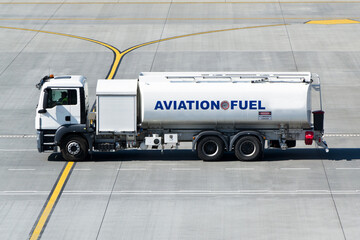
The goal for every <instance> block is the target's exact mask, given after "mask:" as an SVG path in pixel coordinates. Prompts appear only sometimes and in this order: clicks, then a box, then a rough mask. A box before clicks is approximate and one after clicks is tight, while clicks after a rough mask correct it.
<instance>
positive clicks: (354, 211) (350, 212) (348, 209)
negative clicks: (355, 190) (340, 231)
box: [334, 195, 360, 240]
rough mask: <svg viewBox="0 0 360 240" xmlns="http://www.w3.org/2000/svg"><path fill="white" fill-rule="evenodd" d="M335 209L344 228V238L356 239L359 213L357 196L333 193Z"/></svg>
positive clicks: (359, 207)
mask: <svg viewBox="0 0 360 240" xmlns="http://www.w3.org/2000/svg"><path fill="white" fill-rule="evenodd" d="M334 199H335V203H336V207H337V210H338V212H339V216H340V219H341V223H342V225H343V228H344V232H345V235H346V239H351V240H352V239H357V238H358V236H359V234H360V232H359V228H358V226H359V221H360V218H359V217H358V216H359V214H360V205H359V197H358V196H356V195H346V196H342V195H335V196H334Z"/></svg>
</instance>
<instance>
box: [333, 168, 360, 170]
mask: <svg viewBox="0 0 360 240" xmlns="http://www.w3.org/2000/svg"><path fill="white" fill-rule="evenodd" d="M335 169H336V170H360V168H335Z"/></svg>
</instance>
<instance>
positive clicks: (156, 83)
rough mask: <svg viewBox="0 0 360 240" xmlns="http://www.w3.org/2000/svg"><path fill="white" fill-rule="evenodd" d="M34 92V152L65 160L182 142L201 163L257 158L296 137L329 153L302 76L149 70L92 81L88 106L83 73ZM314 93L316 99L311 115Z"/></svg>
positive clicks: (316, 84) (312, 79) (312, 77)
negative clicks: (51, 153)
mask: <svg viewBox="0 0 360 240" xmlns="http://www.w3.org/2000/svg"><path fill="white" fill-rule="evenodd" d="M37 87H38V88H39V89H40V98H39V104H38V106H37V110H36V112H37V113H36V118H35V127H36V130H37V136H38V137H37V144H38V150H39V152H44V151H49V150H50V151H57V149H58V147H59V148H60V150H61V153H62V156H63V157H64V159H66V160H68V161H78V160H83V159H85V158H86V157H87V155H88V154H89V152H90V153H91V152H94V151H97V152H98V151H99V152H109V151H110V152H112V151H117V150H122V149H134V148H135V149H138V148H140V149H147V148H150V149H164V147H165V146H169V147H175V148H177V146H178V145H179V144H180V143H181V142H191V143H192V149H193V150H196V151H197V154H198V157H199V158H200V159H203V160H206V161H213V160H221V158H222V156H223V153H224V152H235V155H236V157H237V158H238V159H239V160H245V161H249V160H261V159H262V158H263V150H264V148H265V146H267V147H269V148H281V149H283V150H285V149H287V148H290V147H295V146H296V141H297V140H302V141H304V142H305V144H306V145H311V144H313V141H315V142H316V144H317V145H319V146H321V147H324V148H325V149H326V150H327V151H328V148H327V145H326V142H325V141H323V134H324V128H323V120H324V112H323V111H322V107H321V90H320V79H319V77H318V76H317V75H316V74H311V73H308V72H281V73H271V72H230V73H218V72H216V73H209V72H199V73H197V72H183V73H167V72H162V73H157V72H149V73H141V74H140V76H139V78H138V79H121V80H120V79H119V80H98V82H97V88H96V102H95V103H94V106H93V108H92V109H90V108H89V101H88V87H87V82H86V78H85V77H83V76H56V77H54V76H52V75H50V76H46V77H44V78H43V79H42V80H41V81H40V83H39V84H37ZM313 93H317V94H318V95H319V105H318V108H317V109H315V110H314V109H313V107H312V105H314V104H312V101H311V100H312V95H314V94H313ZM313 98H314V97H313Z"/></svg>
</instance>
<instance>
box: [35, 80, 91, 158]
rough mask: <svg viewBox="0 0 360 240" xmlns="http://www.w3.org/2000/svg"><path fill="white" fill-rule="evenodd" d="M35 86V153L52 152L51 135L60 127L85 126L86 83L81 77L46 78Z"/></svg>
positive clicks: (53, 145) (86, 105)
mask: <svg viewBox="0 0 360 240" xmlns="http://www.w3.org/2000/svg"><path fill="white" fill-rule="evenodd" d="M36 86H37V88H38V89H39V90H40V98H39V102H38V105H37V108H36V117H35V128H36V130H37V143H38V151H39V152H44V151H47V150H50V151H53V150H55V148H56V144H55V141H54V137H55V133H56V131H57V130H58V129H59V128H60V127H61V126H70V125H71V126H76V125H83V124H85V123H86V115H87V113H88V109H89V103H88V86H87V81H86V78H85V77H84V76H56V77H54V76H52V75H50V76H45V77H44V78H43V79H41V81H40V82H39V83H38V84H37V85H36Z"/></svg>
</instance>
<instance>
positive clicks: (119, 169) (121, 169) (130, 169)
mask: <svg viewBox="0 0 360 240" xmlns="http://www.w3.org/2000/svg"><path fill="white" fill-rule="evenodd" d="M117 170H118V171H146V170H147V169H146V168H118V169H117Z"/></svg>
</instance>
